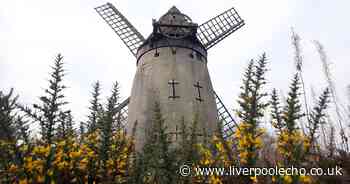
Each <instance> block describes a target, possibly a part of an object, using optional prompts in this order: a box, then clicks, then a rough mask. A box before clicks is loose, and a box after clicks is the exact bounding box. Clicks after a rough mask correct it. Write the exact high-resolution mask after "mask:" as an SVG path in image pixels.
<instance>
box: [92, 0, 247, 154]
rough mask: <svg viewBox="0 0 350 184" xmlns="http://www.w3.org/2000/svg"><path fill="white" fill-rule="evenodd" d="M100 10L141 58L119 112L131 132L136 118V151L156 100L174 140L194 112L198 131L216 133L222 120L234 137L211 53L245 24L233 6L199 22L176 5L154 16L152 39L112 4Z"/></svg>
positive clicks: (227, 132)
mask: <svg viewBox="0 0 350 184" xmlns="http://www.w3.org/2000/svg"><path fill="white" fill-rule="evenodd" d="M95 10H96V11H97V13H98V14H99V15H100V16H101V17H102V18H103V19H104V20H105V22H106V23H107V24H108V25H109V26H110V27H111V28H112V29H113V31H114V32H115V33H116V34H117V35H118V36H119V37H120V39H121V40H122V41H123V42H124V44H125V45H126V46H127V47H128V49H129V50H130V51H131V53H132V54H133V56H134V57H135V58H136V65H137V70H136V74H135V77H134V81H133V87H132V90H131V96H130V97H129V98H127V99H126V100H125V101H123V102H122V103H121V104H120V105H119V107H118V109H117V110H118V111H119V112H120V115H121V120H122V121H124V124H125V125H126V128H127V130H128V131H130V130H131V129H132V127H133V126H134V123H135V122H137V132H136V148H137V149H138V148H140V147H142V145H143V143H144V136H145V130H146V129H147V128H149V123H148V122H149V121H150V120H151V118H152V114H153V113H152V112H153V107H154V104H155V102H158V103H159V104H160V107H161V109H162V114H163V115H164V117H165V118H166V123H167V127H168V129H169V130H170V133H173V134H174V135H175V136H174V137H175V139H176V137H177V134H178V132H179V130H180V123H181V121H180V119H181V118H183V119H185V120H186V122H188V121H192V119H193V116H194V114H196V117H197V118H198V120H199V121H198V122H199V123H200V124H199V125H198V129H199V130H204V131H206V132H207V133H209V134H210V133H213V132H214V130H215V129H216V128H217V125H216V124H217V122H221V123H222V126H221V127H222V131H223V135H224V136H230V135H232V133H233V132H234V129H235V127H236V125H237V124H236V122H235V121H234V119H233V117H232V116H231V114H230V113H229V112H228V110H227V108H226V107H225V105H224V104H223V102H222V101H221V99H220V98H219V96H218V95H217V94H216V93H215V91H214V90H213V88H212V84H211V80H210V77H209V72H208V69H207V51H208V50H209V49H210V48H212V47H213V46H215V45H216V44H217V43H219V42H220V41H221V40H223V39H224V38H226V37H227V36H229V35H230V34H232V33H233V32H235V31H236V30H238V29H239V28H241V27H242V26H243V25H244V21H243V20H242V19H241V17H240V16H239V15H238V13H237V12H236V10H235V9H234V8H231V9H228V10H226V11H224V12H223V13H221V14H220V15H217V16H216V17H214V18H212V19H210V20H208V21H207V22H205V23H203V24H201V25H198V24H196V23H193V22H192V20H191V18H190V17H188V16H187V15H185V14H183V13H181V12H180V11H179V10H178V9H177V8H176V7H175V6H174V7H172V8H171V9H170V10H169V11H168V12H167V13H166V14H164V15H163V16H162V17H160V18H159V20H155V19H153V32H152V33H151V34H150V36H149V37H148V38H147V39H145V38H144V37H143V36H142V35H141V34H140V33H139V32H138V31H137V29H136V28H135V27H134V26H133V25H132V24H131V23H130V22H129V21H128V20H127V19H126V18H125V17H124V16H123V14H122V13H120V11H118V10H117V9H116V8H115V7H114V6H113V5H112V4H111V3H106V4H104V5H102V6H99V7H96V8H95Z"/></svg>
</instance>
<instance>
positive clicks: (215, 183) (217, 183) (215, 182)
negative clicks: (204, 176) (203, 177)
mask: <svg viewBox="0 0 350 184" xmlns="http://www.w3.org/2000/svg"><path fill="white" fill-rule="evenodd" d="M209 183H211V184H222V181H221V180H220V178H219V177H217V176H215V175H211V176H210V180H209Z"/></svg>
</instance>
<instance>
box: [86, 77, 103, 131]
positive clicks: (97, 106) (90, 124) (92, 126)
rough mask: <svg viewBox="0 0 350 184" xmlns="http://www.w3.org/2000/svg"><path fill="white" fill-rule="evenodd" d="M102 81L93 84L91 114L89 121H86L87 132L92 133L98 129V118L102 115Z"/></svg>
mask: <svg viewBox="0 0 350 184" xmlns="http://www.w3.org/2000/svg"><path fill="white" fill-rule="evenodd" d="M100 91H101V87H100V82H99V81H97V82H95V84H94V85H93V91H92V93H91V95H92V99H91V100H90V107H89V110H90V114H89V115H88V118H89V119H88V121H87V122H86V126H87V133H88V134H90V133H92V132H94V131H96V129H97V124H98V118H99V116H101V108H102V107H101V103H100V94H101V92H100Z"/></svg>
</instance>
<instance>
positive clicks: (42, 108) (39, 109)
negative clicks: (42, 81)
mask: <svg viewBox="0 0 350 184" xmlns="http://www.w3.org/2000/svg"><path fill="white" fill-rule="evenodd" d="M63 64H64V62H63V56H62V55H61V54H58V55H57V56H56V58H55V61H54V65H53V67H52V72H51V73H50V77H51V78H50V79H49V88H47V89H45V94H46V95H44V96H41V97H40V98H39V99H40V102H41V103H40V104H34V105H33V107H34V110H32V109H30V108H28V107H23V106H20V108H21V109H22V110H23V111H24V112H25V113H26V114H27V115H28V116H29V117H30V118H31V119H33V121H34V122H39V124H40V128H41V132H40V133H41V136H42V139H43V140H44V142H46V143H48V144H51V143H52V142H53V140H54V138H55V136H56V135H57V126H58V124H59V121H60V120H59V119H60V114H61V113H64V114H67V113H68V112H70V111H67V110H66V111H65V110H63V106H64V105H66V104H67V103H68V102H66V101H65V100H64V98H65V96H64V94H63V91H64V89H65V88H66V86H65V85H63V84H62V82H63V81H62V79H63V77H64V75H65V70H64V68H63Z"/></svg>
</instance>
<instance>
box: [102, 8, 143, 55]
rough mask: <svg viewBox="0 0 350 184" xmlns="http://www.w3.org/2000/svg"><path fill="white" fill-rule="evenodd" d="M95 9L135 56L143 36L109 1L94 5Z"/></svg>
mask: <svg viewBox="0 0 350 184" xmlns="http://www.w3.org/2000/svg"><path fill="white" fill-rule="evenodd" d="M95 10H96V11H97V13H98V14H99V15H100V16H101V17H102V18H103V19H104V20H105V21H106V22H107V24H108V25H109V26H110V27H111V28H112V29H113V31H114V32H115V33H117V35H118V36H119V37H120V39H121V40H122V41H123V42H124V44H125V45H126V46H127V47H128V48H129V50H130V51H131V53H132V54H133V55H134V56H135V57H136V52H137V49H138V48H139V47H140V45H141V44H142V43H143V42H144V41H145V38H144V37H143V36H142V35H141V34H140V33H139V32H138V31H137V30H136V28H135V27H134V26H133V25H132V24H131V23H130V22H129V21H128V20H127V19H126V18H125V17H124V16H123V15H122V14H121V13H120V12H119V11H118V10H117V9H116V8H115V7H114V6H113V5H112V4H111V3H106V4H104V5H102V6H99V7H96V8H95Z"/></svg>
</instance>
